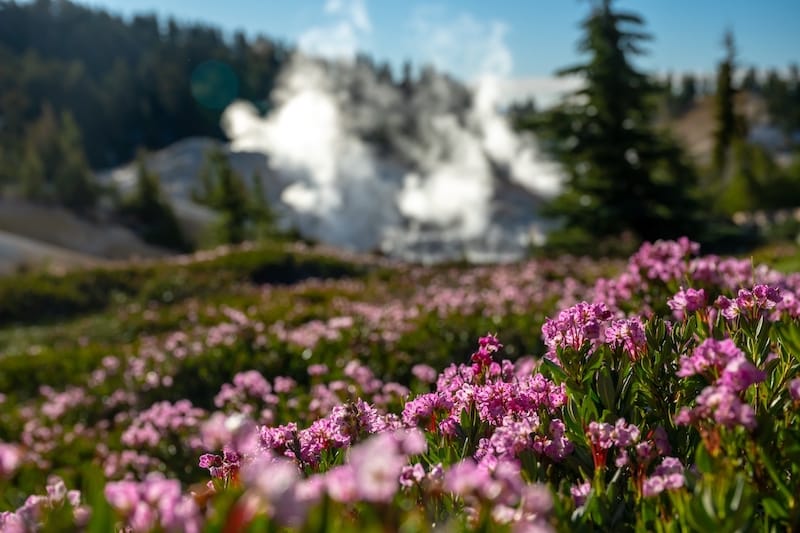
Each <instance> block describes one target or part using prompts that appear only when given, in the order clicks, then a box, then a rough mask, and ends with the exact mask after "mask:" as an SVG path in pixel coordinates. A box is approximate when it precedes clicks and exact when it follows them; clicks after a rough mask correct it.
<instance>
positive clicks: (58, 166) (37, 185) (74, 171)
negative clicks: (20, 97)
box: [19, 106, 98, 212]
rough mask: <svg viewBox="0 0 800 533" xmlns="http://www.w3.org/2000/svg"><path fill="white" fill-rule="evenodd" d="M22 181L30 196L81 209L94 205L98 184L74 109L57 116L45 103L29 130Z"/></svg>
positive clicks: (37, 199)
mask: <svg viewBox="0 0 800 533" xmlns="http://www.w3.org/2000/svg"><path fill="white" fill-rule="evenodd" d="M19 182H20V186H21V192H22V194H23V195H24V196H25V197H26V198H28V199H29V200H33V201H38V202H56V203H60V204H62V205H65V206H67V207H69V208H71V209H74V210H76V211H78V212H83V211H84V210H85V209H87V208H91V207H93V206H94V204H95V202H96V200H97V195H98V187H97V185H96V184H95V183H94V178H93V176H92V174H91V171H90V169H89V165H88V163H87V161H86V157H85V156H84V153H83V148H82V140H81V134H80V131H79V130H78V126H77V124H76V123H75V120H74V119H73V117H72V114H71V113H69V112H64V113H62V115H61V118H60V120H57V119H56V117H55V114H54V113H53V110H52V109H51V108H50V107H49V106H45V108H44V110H43V111H42V114H41V116H40V117H39V118H38V119H37V120H36V121H35V122H34V123H33V124H32V125H31V127H30V128H29V129H28V131H27V135H26V138H25V146H24V156H23V158H22V161H21V164H20V166H19Z"/></svg>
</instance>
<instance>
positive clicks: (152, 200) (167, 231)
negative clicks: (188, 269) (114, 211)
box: [122, 155, 190, 251]
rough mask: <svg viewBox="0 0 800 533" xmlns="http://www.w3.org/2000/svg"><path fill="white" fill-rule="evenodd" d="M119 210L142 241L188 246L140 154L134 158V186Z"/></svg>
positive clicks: (153, 174)
mask: <svg viewBox="0 0 800 533" xmlns="http://www.w3.org/2000/svg"><path fill="white" fill-rule="evenodd" d="M122 212H123V214H124V215H127V217H128V218H129V223H130V225H132V226H133V228H134V230H135V231H136V232H137V233H138V234H139V235H140V236H141V237H142V239H144V240H145V241H146V242H149V243H151V244H156V245H158V246H164V247H166V248H171V249H174V250H181V251H185V250H188V249H189V248H190V247H189V245H188V243H187V241H186V239H185V237H184V235H183V232H182V231H181V228H180V225H179V224H178V219H177V217H176V216H175V212H174V211H173V210H172V206H171V205H170V204H169V201H168V200H167V198H166V197H165V195H164V193H163V192H162V190H161V182H160V179H159V177H158V175H157V174H155V173H154V172H152V171H150V170H149V169H148V168H147V165H146V163H145V160H144V157H143V156H142V155H140V156H139V158H138V161H137V173H136V189H135V191H134V193H133V196H132V197H131V198H130V199H129V200H128V201H127V202H126V203H125V204H124V205H123V208H122Z"/></svg>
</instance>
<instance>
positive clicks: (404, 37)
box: [81, 0, 800, 90]
mask: <svg viewBox="0 0 800 533" xmlns="http://www.w3.org/2000/svg"><path fill="white" fill-rule="evenodd" d="M81 3H84V4H89V5H92V6H100V7H105V8H109V9H110V10H111V11H113V12H115V13H118V14H123V15H126V16H129V15H131V14H133V13H140V12H156V13H157V14H159V15H161V16H167V15H172V16H174V17H175V18H176V19H177V20H179V21H184V22H185V21H202V22H206V23H211V24H214V25H218V26H220V27H222V28H223V29H225V30H226V31H233V30H237V29H242V30H244V31H245V32H246V33H248V34H249V35H255V34H257V33H264V34H266V35H269V36H272V37H278V38H281V39H283V40H285V41H288V42H293V43H298V42H299V43H301V44H302V45H303V47H304V48H306V49H308V50H310V51H312V52H317V53H322V54H326V55H348V54H352V52H353V51H354V50H355V49H358V50H362V51H365V52H368V53H370V54H371V55H372V56H373V57H375V58H376V59H378V60H388V61H389V62H390V63H392V65H393V66H394V67H395V68H398V67H399V65H401V64H402V62H403V61H404V60H406V59H410V60H412V61H413V62H414V63H415V64H421V63H423V62H433V63H435V64H437V66H439V67H441V68H444V69H447V70H449V71H451V72H453V73H455V74H456V75H457V76H459V77H461V78H464V79H467V80H469V79H470V78H474V77H476V76H478V75H480V74H481V73H485V72H490V73H494V74H499V75H501V76H503V77H506V78H511V79H515V80H518V81H520V82H521V81H522V80H528V83H529V85H531V87H533V86H536V85H537V84H539V85H541V87H542V88H544V89H545V90H546V87H547V84H548V83H550V78H551V77H552V75H553V72H554V71H555V70H556V69H558V68H559V67H562V66H565V65H567V64H570V63H573V62H575V61H576V60H577V59H578V56H577V53H576V50H575V42H576V40H577V39H578V37H579V35H580V31H579V28H578V23H579V21H580V20H581V19H582V18H583V17H584V16H585V14H586V13H587V12H588V10H589V6H590V3H589V2H588V1H587V0H582V1H581V0H440V1H438V2H422V1H415V0H402V1H401V0H226V1H223V0H81ZM616 5H617V7H618V8H627V9H632V10H634V11H636V12H638V13H639V14H641V15H642V16H643V17H644V18H645V21H646V29H647V30H648V31H649V32H650V33H651V34H653V36H654V40H653V41H652V42H651V43H650V45H649V50H650V54H649V55H648V56H647V57H646V58H644V59H642V60H641V61H640V62H639V64H640V65H642V66H643V67H645V68H647V69H649V70H651V71H654V72H662V73H663V72H666V71H675V72H682V71H694V72H710V71H712V70H713V69H714V66H715V64H716V62H717V61H718V60H719V59H720V57H721V56H722V54H723V52H722V47H721V44H720V43H721V40H722V34H723V32H724V30H725V28H731V29H732V30H733V31H734V34H735V37H736V41H737V45H738V49H739V59H740V63H741V64H742V65H745V66H749V65H754V66H758V67H762V68H766V67H778V68H785V67H786V66H787V65H788V64H789V63H791V62H800V31H799V30H800V28H799V27H798V24H799V23H800V1H798V0H699V1H698V0H620V1H618V2H617V3H616Z"/></svg>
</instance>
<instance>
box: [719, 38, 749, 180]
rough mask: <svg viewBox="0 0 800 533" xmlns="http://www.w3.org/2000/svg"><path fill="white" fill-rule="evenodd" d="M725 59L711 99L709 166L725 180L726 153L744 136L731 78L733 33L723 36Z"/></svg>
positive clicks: (732, 73) (733, 55)
mask: <svg viewBox="0 0 800 533" xmlns="http://www.w3.org/2000/svg"><path fill="white" fill-rule="evenodd" d="M724 44H725V59H724V60H723V61H722V63H720V65H719V69H718V70H717V92H716V96H715V99H714V121H715V126H714V151H713V153H712V165H713V169H714V172H715V173H716V174H717V176H718V177H724V176H723V173H724V172H725V169H726V163H727V157H728V152H729V149H730V147H731V144H732V143H733V141H734V139H736V138H740V137H742V136H743V134H744V122H743V119H742V117H740V116H738V115H737V114H736V110H735V105H736V102H735V100H734V99H735V97H736V93H737V91H736V89H735V88H734V86H733V76H734V73H735V71H736V64H735V61H736V45H735V44H734V40H733V33H731V32H730V31H728V32H726V33H725V39H724Z"/></svg>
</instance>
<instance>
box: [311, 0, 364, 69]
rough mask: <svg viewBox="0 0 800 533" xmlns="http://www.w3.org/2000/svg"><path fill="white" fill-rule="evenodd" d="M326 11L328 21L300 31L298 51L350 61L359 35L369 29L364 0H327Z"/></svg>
mask: <svg viewBox="0 0 800 533" xmlns="http://www.w3.org/2000/svg"><path fill="white" fill-rule="evenodd" d="M325 13H326V15H328V16H329V17H330V18H331V19H332V20H331V22H330V23H329V24H325V25H322V26H314V27H311V28H309V29H307V30H306V31H304V32H303V33H302V34H300V36H299V38H298V46H299V47H300V50H302V51H303V52H305V53H306V54H308V55H313V56H318V57H324V58H327V59H344V60H348V61H351V60H353V59H354V58H355V56H356V54H357V53H358V51H359V48H360V44H361V39H362V37H364V36H365V35H367V34H369V33H370V32H371V31H372V23H371V22H370V19H369V14H368V13H367V7H366V4H365V3H364V0H327V2H326V3H325Z"/></svg>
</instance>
